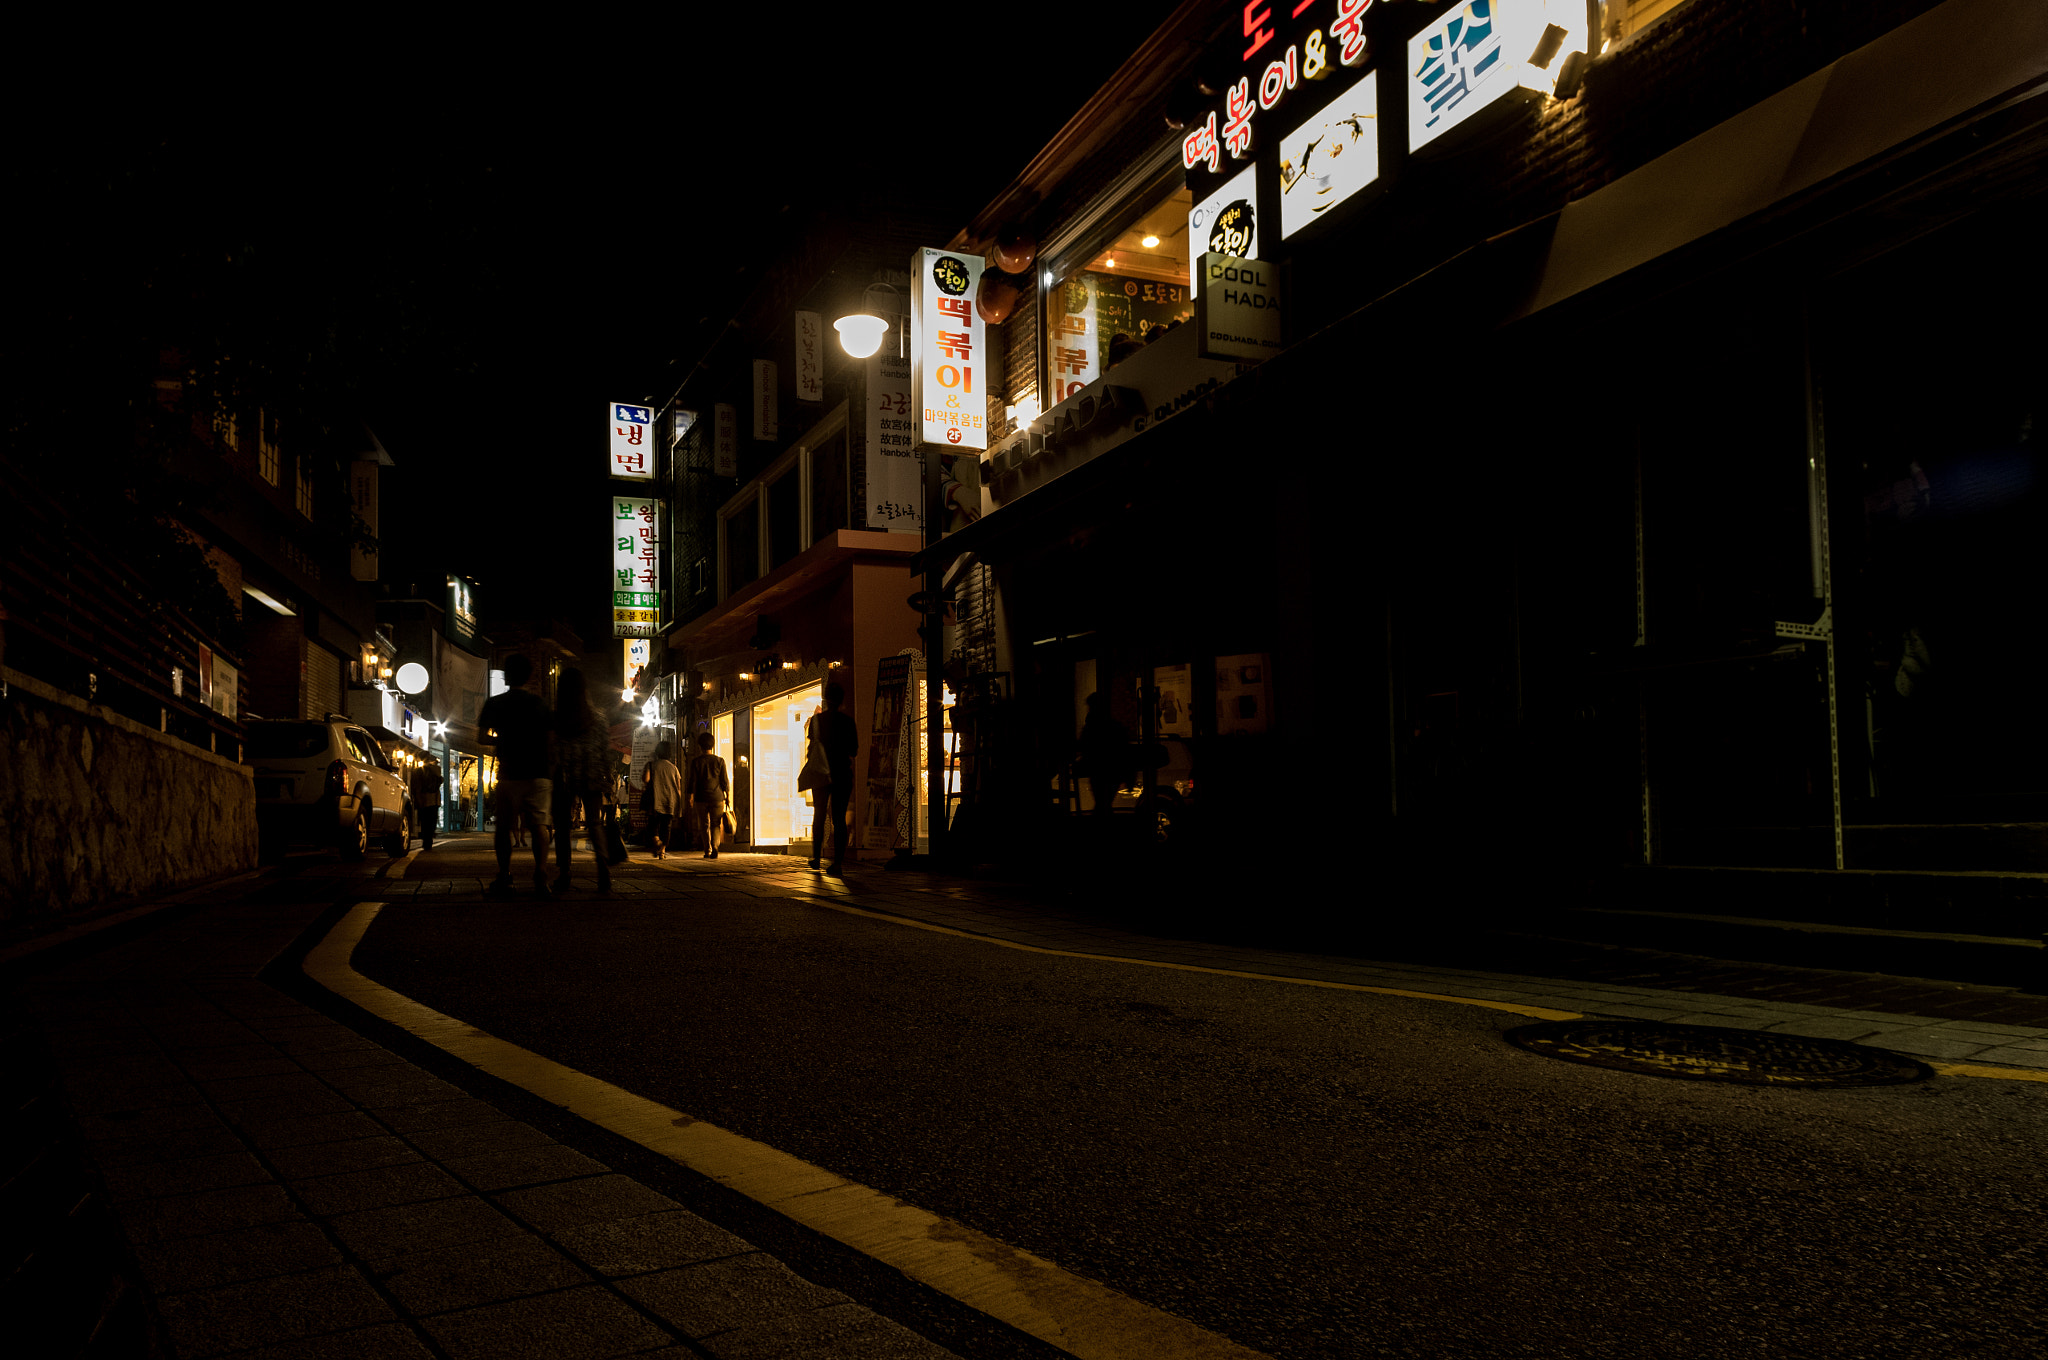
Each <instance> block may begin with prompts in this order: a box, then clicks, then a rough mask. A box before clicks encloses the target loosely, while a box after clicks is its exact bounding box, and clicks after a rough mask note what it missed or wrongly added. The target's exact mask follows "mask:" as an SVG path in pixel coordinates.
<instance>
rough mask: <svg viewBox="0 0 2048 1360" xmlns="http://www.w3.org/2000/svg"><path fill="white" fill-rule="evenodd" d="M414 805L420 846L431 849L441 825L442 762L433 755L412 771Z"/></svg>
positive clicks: (423, 848)
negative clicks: (435, 833)
mask: <svg viewBox="0 0 2048 1360" xmlns="http://www.w3.org/2000/svg"><path fill="white" fill-rule="evenodd" d="M412 807H413V813H414V815H415V816H416V817H417V818H418V819H419V824H420V848H421V849H422V850H431V849H433V848H434V832H435V831H436V830H437V829H438V828H439V827H440V825H441V762H440V761H439V760H436V759H435V758H433V757H432V756H429V757H427V763H426V764H424V765H422V766H420V767H419V768H418V769H417V770H414V771H413V772H412Z"/></svg>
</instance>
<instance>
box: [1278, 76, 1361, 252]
mask: <svg viewBox="0 0 2048 1360" xmlns="http://www.w3.org/2000/svg"><path fill="white" fill-rule="evenodd" d="M1379 88H1380V80H1379V72H1377V71H1369V72H1367V73H1366V74H1365V76H1363V77H1362V78H1361V79H1360V80H1359V81H1358V83H1357V84H1355V85H1353V86H1352V87H1351V88H1350V89H1348V90H1345V91H1344V92H1343V93H1342V94H1340V95H1338V96H1337V97H1336V98H1335V99H1332V100H1331V101H1330V102H1329V103H1327V104H1325V105H1323V106H1322V107H1321V108H1319V109H1317V110H1316V111H1315V112H1314V113H1311V114H1310V115H1309V116H1308V117H1307V118H1305V119H1303V120H1302V122H1301V126H1300V127H1297V128H1296V129H1294V131H1292V132H1290V133H1288V134H1287V135H1286V136H1284V137H1282V138H1281V139H1280V238H1281V239H1282V240H1285V239H1287V238H1288V237H1290V236H1292V235H1294V233H1296V232H1297V231H1300V230H1301V229H1302V228H1303V227H1305V226H1307V225H1308V224H1309V223H1311V222H1313V221H1315V220H1316V219H1317V218H1318V217H1320V216H1321V215H1322V214H1324V213H1326V212H1328V211H1329V210H1330V209H1332V208H1334V207H1336V206H1337V205H1338V204H1339V203H1342V202H1343V201H1344V200H1345V199H1347V198H1349V197H1351V196H1352V195H1353V194H1355V193H1357V192H1358V191H1359V190H1360V189H1363V188H1364V187H1365V186H1366V185H1368V184H1371V183H1372V182H1373V181H1374V180H1376V179H1378V178H1379V177H1380V125H1379V115H1378V110H1379Z"/></svg>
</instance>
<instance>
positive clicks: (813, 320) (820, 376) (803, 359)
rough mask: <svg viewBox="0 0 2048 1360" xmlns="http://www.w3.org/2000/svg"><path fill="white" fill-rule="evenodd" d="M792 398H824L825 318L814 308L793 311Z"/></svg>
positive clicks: (821, 399)
mask: <svg viewBox="0 0 2048 1360" xmlns="http://www.w3.org/2000/svg"><path fill="white" fill-rule="evenodd" d="M796 399H797V400H798V401H823V400H824V399H825V321H824V318H822V317H820V316H819V315H818V314H817V313H816V312H798V313H797V314H796Z"/></svg>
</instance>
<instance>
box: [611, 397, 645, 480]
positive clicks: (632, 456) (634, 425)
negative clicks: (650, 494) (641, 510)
mask: <svg viewBox="0 0 2048 1360" xmlns="http://www.w3.org/2000/svg"><path fill="white" fill-rule="evenodd" d="M611 413H612V434H611V444H612V459H611V475H612V476H614V477H626V478H631V479H633V480H636V481H651V480H653V477H654V458H653V454H654V441H653V440H652V439H651V438H649V437H648V433H647V432H648V431H649V430H651V429H652V428H653V427H654V408H653V407H651V406H634V405H632V404H630V403H628V402H623V401H615V402H613V403H611Z"/></svg>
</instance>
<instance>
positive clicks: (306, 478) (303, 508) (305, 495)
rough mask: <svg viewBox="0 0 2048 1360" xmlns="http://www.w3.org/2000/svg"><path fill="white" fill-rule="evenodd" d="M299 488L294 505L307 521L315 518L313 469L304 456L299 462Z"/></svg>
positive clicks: (294, 498)
mask: <svg viewBox="0 0 2048 1360" xmlns="http://www.w3.org/2000/svg"><path fill="white" fill-rule="evenodd" d="M297 481H298V487H297V492H296V494H295V496H294V497H293V502H292V503H293V504H294V505H296V506H298V509H299V513H300V514H302V515H304V516H305V517H306V518H307V519H311V518H313V469H312V468H311V467H310V466H308V464H307V461H306V459H305V457H304V456H303V455H302V456H301V457H300V458H299V461H298V479H297Z"/></svg>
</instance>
